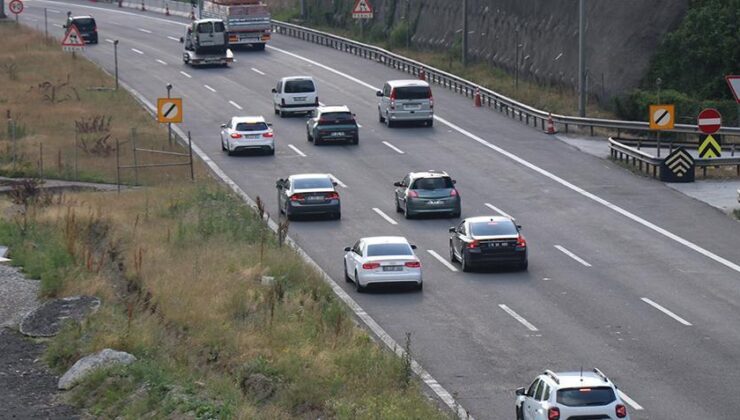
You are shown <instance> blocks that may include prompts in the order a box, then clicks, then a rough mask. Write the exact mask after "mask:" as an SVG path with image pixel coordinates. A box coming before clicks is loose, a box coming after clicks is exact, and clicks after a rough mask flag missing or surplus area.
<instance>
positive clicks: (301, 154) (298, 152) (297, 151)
mask: <svg viewBox="0 0 740 420" xmlns="http://www.w3.org/2000/svg"><path fill="white" fill-rule="evenodd" d="M288 147H290V148H291V149H293V151H294V152H296V153H297V154H298V156H300V157H306V154H305V153H303V152H301V149H299V148H297V147H295V146H293V145H292V144H289V145H288Z"/></svg>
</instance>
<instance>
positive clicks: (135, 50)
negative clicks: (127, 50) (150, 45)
mask: <svg viewBox="0 0 740 420" xmlns="http://www.w3.org/2000/svg"><path fill="white" fill-rule="evenodd" d="M131 51H133V52H135V53H136V54H142V55H143V54H144V52H143V51H139V50H137V49H136V48H131Z"/></svg>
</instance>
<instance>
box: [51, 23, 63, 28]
mask: <svg viewBox="0 0 740 420" xmlns="http://www.w3.org/2000/svg"><path fill="white" fill-rule="evenodd" d="M52 25H54V26H56V27H57V28H64V26H62V25H60V24H58V23H52Z"/></svg>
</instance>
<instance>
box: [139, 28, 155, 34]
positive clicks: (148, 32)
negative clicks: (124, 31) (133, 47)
mask: <svg viewBox="0 0 740 420" xmlns="http://www.w3.org/2000/svg"><path fill="white" fill-rule="evenodd" d="M138 29H139V31H141V32H144V33H145V34H150V33H152V31H150V30H149V29H142V28H138Z"/></svg>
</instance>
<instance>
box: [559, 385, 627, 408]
mask: <svg viewBox="0 0 740 420" xmlns="http://www.w3.org/2000/svg"><path fill="white" fill-rule="evenodd" d="M616 399H617V398H616V396H615V395H614V390H613V389H611V388H610V387H606V386H604V387H596V388H564V389H561V390H559V391H558V393H557V401H558V402H559V403H560V404H563V405H567V406H568V407H585V406H596V405H607V404H611V403H612V402H614V400H616Z"/></svg>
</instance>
